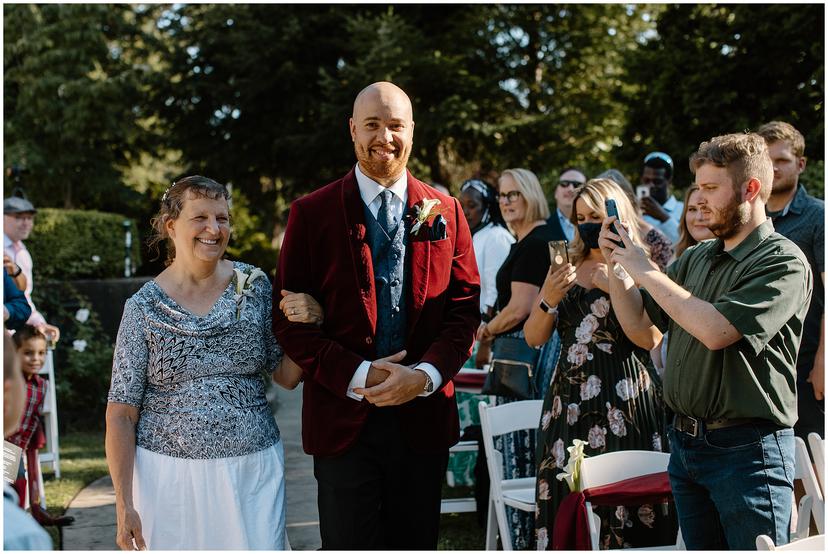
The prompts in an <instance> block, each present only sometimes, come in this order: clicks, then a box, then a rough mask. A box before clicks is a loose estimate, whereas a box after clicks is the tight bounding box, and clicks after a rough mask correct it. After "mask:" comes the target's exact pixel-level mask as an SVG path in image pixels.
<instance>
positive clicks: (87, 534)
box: [63, 385, 321, 550]
mask: <svg viewBox="0 0 828 554" xmlns="http://www.w3.org/2000/svg"><path fill="white" fill-rule="evenodd" d="M269 400H270V401H271V405H273V406H274V411H275V413H276V414H277V415H276V421H277V422H278V424H279V429H280V430H281V432H282V442H283V444H284V447H285V477H286V483H287V484H286V487H287V533H288V539H289V540H290V544H291V547H292V548H293V549H294V550H318V549H319V548H320V546H321V541H320V539H319V515H318V513H317V509H316V480H315V479H314V478H313V459H312V458H311V457H310V456H307V455H306V454H305V453H304V452H303V451H302V437H301V415H302V388H301V385H299V387H297V388H296V390H293V391H286V390H284V389H281V388H279V387H276V386H274V387H272V388H271V395H270V397H269ZM66 514H67V515H71V516H74V517H75V523H74V524H73V525H71V526H69V527H65V528H64V530H63V549H64V550H117V549H118V547H117V545H116V544H115V492H114V491H113V489H112V480H111V479H110V478H109V477H108V476H107V477H103V478H101V479H98V480H97V481H95V482H94V483H92V484H91V485H89V486H88V487H86V488H85V489H83V490H82V491H81V492H80V493H79V494H78V495H77V496H76V497H75V498H74V499H73V500H72V502H71V503H70V504H69V508H68V509H67V510H66Z"/></svg>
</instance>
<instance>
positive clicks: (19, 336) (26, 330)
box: [12, 323, 47, 348]
mask: <svg viewBox="0 0 828 554" xmlns="http://www.w3.org/2000/svg"><path fill="white" fill-rule="evenodd" d="M29 339H43V340H47V339H46V335H44V334H43V333H41V332H40V330H38V328H37V327H35V326H34V325H29V324H28V323H27V324H26V325H24V326H23V327H22V328H21V329H20V330H19V331H17V332H16V333H15V334H13V335H12V340H13V341H14V346H15V347H16V348H20V347H21V346H23V343H24V342H26V341H27V340H29Z"/></svg>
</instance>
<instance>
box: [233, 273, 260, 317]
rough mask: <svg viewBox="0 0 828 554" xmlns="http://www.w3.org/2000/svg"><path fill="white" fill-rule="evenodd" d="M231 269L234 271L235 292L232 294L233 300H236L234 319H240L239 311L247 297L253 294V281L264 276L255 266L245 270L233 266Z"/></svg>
mask: <svg viewBox="0 0 828 554" xmlns="http://www.w3.org/2000/svg"><path fill="white" fill-rule="evenodd" d="M233 271H235V272H236V294H234V295H233V300H235V301H236V320H237V321H238V320H239V319H241V311H242V310H243V309H244V303H245V302H246V301H247V297H248V296H251V295H252V294H253V281H255V280H256V279H258V278H259V277H264V272H263V271H262V270H261V269H259V268H257V267H251V268H250V269H249V270H247V271H242V270H240V269H235V268H234V269H233Z"/></svg>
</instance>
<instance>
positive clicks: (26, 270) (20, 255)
mask: <svg viewBox="0 0 828 554" xmlns="http://www.w3.org/2000/svg"><path fill="white" fill-rule="evenodd" d="M3 253H4V254H5V255H6V256H8V257H9V258H11V259H12V261H13V262H14V263H16V264H17V265H18V266H19V267H20V269H21V270H22V272H23V275H25V276H26V290H25V291H24V293H25V295H26V300H27V301H28V302H29V306H30V307H31V308H32V315H30V316H29V319H28V321H26V323H28V324H29V325H34V326H38V325H43V324H44V323H46V318H44V317H43V314H41V313H40V312H38V311H37V308H35V305H34V302H32V289H33V288H34V279H33V277H32V268H33V266H34V263H33V262H32V255H31V254H29V251H28V250H27V249H26V245H25V244H23V241H17V242H13V241H12V240H11V239H10V238H9V237H8V236H6V234H5V233H3Z"/></svg>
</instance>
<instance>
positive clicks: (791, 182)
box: [771, 177, 799, 196]
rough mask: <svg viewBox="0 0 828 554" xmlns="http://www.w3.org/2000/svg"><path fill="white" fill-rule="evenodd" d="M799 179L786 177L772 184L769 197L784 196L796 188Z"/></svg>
mask: <svg viewBox="0 0 828 554" xmlns="http://www.w3.org/2000/svg"><path fill="white" fill-rule="evenodd" d="M798 181H799V179H798V177H787V178H786V179H785V180H783V181H779V182H774V183H773V188H772V189H771V196H784V195H786V194H788V193H789V192H791V191H792V190H793V189H795V188H796V186H797V185H798V184H799V183H798Z"/></svg>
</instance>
